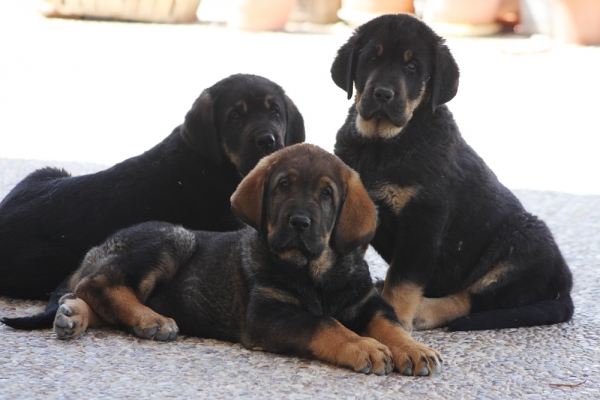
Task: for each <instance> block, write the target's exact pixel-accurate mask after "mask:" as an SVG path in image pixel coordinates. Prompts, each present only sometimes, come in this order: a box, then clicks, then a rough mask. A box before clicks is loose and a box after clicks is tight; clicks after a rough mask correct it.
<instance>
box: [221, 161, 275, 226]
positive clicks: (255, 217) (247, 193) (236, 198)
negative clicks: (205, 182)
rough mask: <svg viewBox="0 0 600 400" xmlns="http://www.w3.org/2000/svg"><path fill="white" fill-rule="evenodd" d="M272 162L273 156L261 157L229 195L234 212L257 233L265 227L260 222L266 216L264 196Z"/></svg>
mask: <svg viewBox="0 0 600 400" xmlns="http://www.w3.org/2000/svg"><path fill="white" fill-rule="evenodd" d="M274 162H275V159H274V157H273V156H267V157H263V158H262V159H261V160H260V161H259V162H258V164H257V165H256V167H254V169H253V170H252V171H250V172H249V173H248V175H246V177H245V178H244V179H242V182H240V184H239V185H238V187H237V189H236V190H235V192H233V194H232V195H231V206H232V208H233V211H234V212H235V214H236V215H237V216H238V217H239V218H240V219H241V220H242V221H244V222H245V223H246V224H248V225H250V226H251V227H253V228H254V229H256V230H257V231H258V232H259V233H262V229H263V228H265V227H264V226H262V225H264V224H262V223H261V222H262V219H263V217H266V213H265V209H266V206H267V204H266V198H265V197H266V195H267V192H268V185H269V179H270V177H271V171H272V168H271V166H272V165H273V164H274Z"/></svg>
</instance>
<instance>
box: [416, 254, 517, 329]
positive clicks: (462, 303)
mask: <svg viewBox="0 0 600 400" xmlns="http://www.w3.org/2000/svg"><path fill="white" fill-rule="evenodd" d="M512 268H513V266H512V265H511V264H508V263H499V264H497V265H496V266H494V268H492V269H491V270H490V271H489V272H488V273H487V274H485V275H484V276H482V277H481V278H479V279H478V280H477V281H476V282H475V283H474V284H472V285H471V286H469V287H468V288H467V289H466V290H463V291H461V292H458V293H455V294H452V295H449V296H446V297H441V298H438V299H429V298H423V301H422V302H421V304H420V305H419V308H418V309H417V312H416V314H415V318H414V320H413V324H414V328H415V329H417V330H425V329H434V328H439V327H442V326H444V325H446V324H447V323H448V322H450V321H453V320H455V319H456V318H460V317H464V316H465V315H469V313H470V312H471V296H470V294H475V293H481V292H483V291H485V290H486V289H487V288H488V287H489V286H491V285H494V284H497V283H499V282H502V279H503V278H504V277H505V276H506V273H507V271H509V270H510V269H512Z"/></svg>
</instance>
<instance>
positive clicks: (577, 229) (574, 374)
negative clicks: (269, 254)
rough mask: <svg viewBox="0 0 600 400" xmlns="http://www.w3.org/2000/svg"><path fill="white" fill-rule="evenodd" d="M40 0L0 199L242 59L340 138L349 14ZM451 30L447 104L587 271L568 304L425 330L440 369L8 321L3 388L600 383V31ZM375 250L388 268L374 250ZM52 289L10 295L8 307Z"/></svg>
mask: <svg viewBox="0 0 600 400" xmlns="http://www.w3.org/2000/svg"><path fill="white" fill-rule="evenodd" d="M36 4H37V2H36V1H33V0H3V1H2V2H0V110H2V111H1V114H0V199H1V198H2V197H3V196H4V195H5V194H6V193H7V192H8V190H10V188H11V187H12V186H14V184H15V183H17V182H18V180H19V179H21V178H22V177H23V176H25V175H26V174H27V173H28V172H30V171H32V170H33V169H35V168H39V167H41V166H45V165H57V166H61V167H65V168H66V169H68V170H70V171H71V172H73V173H74V174H82V173H89V172H93V171H96V170H99V169H101V168H103V167H104V166H106V165H111V164H113V163H115V162H117V161H120V160H123V159H125V158H127V157H130V156H133V155H136V154H139V153H141V152H142V151H144V150H146V149H148V148H150V147H151V146H153V145H154V144H156V143H158V142H159V141H160V140H161V139H162V138H163V137H165V136H166V135H167V134H168V133H170V131H171V130H172V128H174V127H175V126H176V125H178V124H179V123H180V122H181V121H182V119H183V116H184V115H185V112H186V111H187V110H188V109H189V107H190V106H191V104H192V102H193V100H194V99H195V98H196V97H197V96H198V94H199V93H200V91H201V90H202V89H203V88H205V87H208V86H210V85H212V84H213V83H214V82H216V81H217V80H219V79H221V78H222V77H225V76H227V75H229V74H231V73H236V72H247V73H257V74H260V75H264V76H266V77H268V78H270V79H272V80H274V81H276V82H278V83H279V84H281V85H282V86H283V87H284V88H285V89H286V90H287V92H288V94H289V95H290V96H291V98H292V99H293V100H294V101H295V102H296V104H297V105H298V107H299V108H300V110H301V112H302V113H303V115H304V117H305V120H306V126H307V138H308V141H310V142H313V143H317V144H319V145H321V146H322V147H324V148H326V149H328V150H331V149H332V147H333V143H334V140H335V132H336V131H337V129H338V127H339V126H341V124H342V122H343V120H344V117H345V113H346V110H347V108H348V107H349V105H350V102H348V101H346V100H345V94H344V93H343V92H342V91H341V90H340V89H338V88H337V87H336V86H335V85H334V84H333V83H332V82H331V80H330V78H329V72H328V71H329V67H330V64H331V61H332V60H333V57H334V54H335V51H336V50H337V48H338V47H339V46H340V45H341V44H342V43H344V41H345V40H346V39H347V37H348V36H349V34H350V32H351V30H349V29H348V28H346V27H344V26H341V25H338V26H331V27H328V28H326V29H324V30H322V31H325V32H320V33H319V32H317V30H316V29H314V27H310V26H302V25H299V26H295V27H292V29H295V30H296V32H298V31H300V32H304V33H294V34H290V33H258V34H256V33H245V32H237V31H232V30H228V29H226V28H224V27H222V26H210V25H200V24H194V25H186V26H171V25H155V24H124V23H110V22H91V21H76V20H48V19H44V18H42V17H40V16H38V15H37V14H36V13H35V11H34V9H35V6H36ZM315 32H317V33H315ZM448 43H449V46H450V48H451V50H452V51H453V53H454V55H455V56H456V58H457V61H458V63H459V65H460V67H461V71H462V78H461V86H460V88H459V94H458V96H457V97H456V98H455V99H454V100H453V101H452V102H451V103H450V104H449V106H450V107H451V109H452V110H453V112H454V113H455V116H456V119H457V121H458V123H459V126H460V127H461V129H462V132H463V134H464V136H465V137H466V138H467V141H468V142H469V143H470V144H471V145H472V146H473V147H474V148H475V149H476V150H477V151H478V152H479V153H480V155H482V156H483V158H484V159H485V160H486V161H487V162H488V164H489V165H490V166H491V167H492V169H494V171H495V172H496V173H497V174H498V176H499V177H500V178H501V180H502V181H503V182H504V183H505V184H507V186H509V187H510V188H513V189H517V190H516V193H517V195H518V196H519V198H520V199H521V200H522V201H523V203H524V204H525V205H526V207H527V208H528V209H529V210H530V211H531V212H534V213H536V214H538V215H539V216H541V217H542V218H543V219H545V220H546V222H547V223H548V224H549V226H550V228H551V229H552V231H553V233H554V234H555V236H556V238H557V241H558V243H559V245H560V247H561V249H562V251H563V253H564V255H565V257H566V259H567V261H568V262H569V264H570V265H571V268H572V270H573V273H574V276H575V287H574V292H573V297H574V301H575V305H576V314H575V317H574V319H573V321H572V322H570V323H567V324H560V325H557V326H550V327H536V328H528V329H511V330H504V331H489V332H471V333H445V332H442V331H440V330H433V331H428V332H422V333H416V334H415V336H416V337H417V338H418V339H420V340H422V341H424V342H425V343H427V344H429V345H430V346H432V347H435V348H436V349H438V350H440V352H441V353H442V355H443V357H444V359H445V361H446V365H445V368H444V370H443V372H442V373H441V374H440V375H439V376H437V377H433V378H407V377H402V376H400V375H397V374H394V375H391V376H387V377H376V376H364V375H360V374H356V373H353V372H350V371H347V370H345V369H342V368H337V367H332V366H328V365H325V364H322V363H320V362H316V361H307V360H302V359H297V358H294V357H282V356H276V355H272V354H267V353H260V352H250V351H247V350H244V349H242V348H241V347H240V346H239V345H234V344H230V343H224V342H218V341H214V340H204V339H198V338H189V337H184V338H180V339H178V340H177V341H176V342H174V343H166V344H163V343H154V342H149V341H144V340H140V339H137V338H134V337H132V336H130V335H127V334H125V333H122V332H119V331H115V330H109V329H101V330H93V331H90V332H89V333H88V334H86V335H85V336H83V337H82V338H80V339H78V340H75V341H72V342H61V341H58V340H57V339H56V338H55V337H54V335H53V334H52V332H51V331H48V330H45V331H36V332H17V331H13V330H11V329H9V328H7V327H5V326H2V327H0V343H2V345H0V398H11V399H12V398H75V397H81V398H107V397H142V396H144V397H178V398H191V397H199V398H231V397H249V398H264V397H266V398H321V397H324V398H329V397H331V398H355V397H361V398H391V397H394V398H398V397H399V398H403V397H409V396H411V397H415V396H418V397H426V398H478V399H479V398H514V397H516V398H593V397H600V362H599V361H598V360H599V359H600V347H599V336H600V334H599V332H600V312H599V311H600V309H599V306H598V301H597V299H598V298H599V295H600V293H599V291H600V289H599V287H600V282H599V281H600V274H599V273H598V268H599V267H600V251H599V250H600V249H599V247H600V196H598V195H600V180H598V179H597V177H596V174H597V172H598V171H600V165H599V164H600V158H599V157H598V156H597V154H598V153H599V150H600V128H599V127H598V123H597V114H598V110H599V109H600V108H599V104H598V100H597V94H598V93H599V92H600V74H598V72H597V71H598V70H600V48H598V47H578V46H567V45H561V44H556V43H553V42H551V41H549V40H547V39H544V38H534V39H526V38H518V37H496V38H485V39H483V38H452V39H449V41H448ZM46 160H54V161H46ZM368 260H369V263H370V265H371V268H372V272H373V275H374V276H380V277H382V276H384V274H385V268H386V266H385V264H384V263H383V262H382V261H381V259H380V258H379V257H378V256H377V255H376V254H375V253H374V252H373V251H369V253H368ZM41 306H42V303H40V302H33V301H23V300H14V299H7V298H0V315H3V316H4V315H7V316H14V315H23V314H28V313H33V312H36V311H37V310H39V309H40V307H41Z"/></svg>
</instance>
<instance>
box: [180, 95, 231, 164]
mask: <svg viewBox="0 0 600 400" xmlns="http://www.w3.org/2000/svg"><path fill="white" fill-rule="evenodd" d="M181 135H182V136H183V140H184V141H185V142H186V143H187V144H188V146H190V147H191V148H192V149H193V150H194V151H195V152H196V153H198V154H200V155H202V156H204V157H206V158H208V159H209V160H210V161H212V162H213V163H215V164H217V165H221V163H222V161H223V155H222V153H223V151H222V150H221V144H220V143H219V138H218V134H217V127H216V126H215V121H214V116H213V99H212V96H211V94H210V92H209V89H205V90H204V91H203V92H202V93H201V94H200V97H198V98H197V99H196V101H195V102H194V105H192V109H191V110H190V111H188V113H187V114H186V116H185V121H184V122H183V125H181Z"/></svg>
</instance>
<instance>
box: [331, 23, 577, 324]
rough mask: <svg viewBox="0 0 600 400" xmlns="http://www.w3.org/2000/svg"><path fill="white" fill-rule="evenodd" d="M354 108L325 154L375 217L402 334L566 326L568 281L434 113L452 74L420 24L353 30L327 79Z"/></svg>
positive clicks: (551, 250) (546, 238)
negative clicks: (363, 193)
mask: <svg viewBox="0 0 600 400" xmlns="http://www.w3.org/2000/svg"><path fill="white" fill-rule="evenodd" d="M331 74H332V77H333V80H334V82H335V83H336V84H337V85H338V86H339V87H341V88H342V89H344V90H346V91H347V93H348V98H349V99H350V98H351V96H352V90H353V86H355V87H356V97H355V104H354V105H353V106H352V107H351V108H350V111H349V114H348V118H347V120H346V122H345V124H344V125H343V126H342V128H341V129H340V130H339V132H338V134H337V141H336V145H335V154H337V155H338V156H339V157H340V158H341V159H342V160H343V161H344V162H345V163H347V164H348V165H349V166H350V167H351V168H354V169H355V170H356V171H357V172H358V173H359V174H360V176H361V179H362V180H363V183H364V185H365V187H366V189H367V191H368V192H369V195H370V196H371V198H372V199H373V200H374V201H375V203H376V204H377V206H378V210H379V226H378V228H377V233H376V235H375V238H374V239H373V242H372V245H373V247H374V248H375V249H376V250H377V251H378V252H379V254H381V256H382V257H383V258H384V259H385V260H386V261H387V262H388V263H389V264H390V266H389V269H388V273H387V277H386V279H385V283H384V285H383V297H384V298H385V299H387V300H388V301H389V302H390V303H391V304H392V305H393V306H394V308H395V310H396V312H397V314H398V317H399V318H400V320H401V322H402V323H403V325H404V326H405V327H406V328H407V329H408V330H410V329H411V327H414V328H416V329H429V328H436V327H442V326H447V327H448V329H449V330H476V329H498V328H511V327H521V326H534V325H543V324H554V323H558V322H564V321H568V320H569V319H570V318H571V316H572V315H573V302H572V300H571V296H570V291H571V286H572V277H571V272H570V271H569V268H568V266H567V265H566V263H565V260H564V259H563V257H562V255H561V253H560V251H559V249H558V247H557V245H556V243H555V241H554V239H553V237H552V234H551V233H550V231H549V229H548V227H547V226H546V225H545V224H544V223H543V222H542V221H540V220H539V219H538V218H536V217H535V216H533V215H531V214H529V213H527V212H526V211H525V210H524V209H523V206H522V205H521V203H520V202H519V200H518V199H517V198H516V197H515V196H514V195H513V194H512V193H511V192H510V191H509V190H508V189H507V188H506V187H504V186H503V185H502V184H501V183H500V182H499V181H498V179H497V178H496V175H494V173H493V172H492V171H491V170H490V169H489V168H488V167H487V165H486V164H485V163H484V162H483V160H482V159H481V158H480V157H479V156H478V155H477V154H476V153H475V151H473V149H472V148H471V147H469V145H467V143H465V141H464V140H463V138H462V137H461V135H460V132H459V130H458V128H457V126H456V124H455V122H454V119H453V117H452V114H451V113H450V111H449V110H448V108H447V107H446V106H445V105H443V104H444V103H446V102H448V101H450V100H451V99H452V98H453V97H454V95H455V94H456V92H457V89H458V76H459V72H458V66H457V65H456V62H455V61H454V58H453V57H452V55H451V54H450V51H449V50H448V48H447V47H446V46H445V45H444V41H443V39H442V38H440V37H439V36H437V35H436V34H435V33H434V32H433V31H432V30H431V29H430V28H429V27H428V26H427V25H425V24H424V23H423V22H421V21H420V20H418V19H416V18H414V17H412V16H410V15H403V14H399V15H385V16H382V17H379V18H376V19H374V20H372V21H370V22H368V23H366V24H364V25H362V26H360V27H359V28H358V29H356V31H355V33H354V35H353V36H352V37H351V38H350V39H349V40H348V42H347V43H346V44H344V45H343V46H342V47H341V48H340V50H339V52H338V55H337V57H336V59H335V60H334V63H333V66H332V68H331Z"/></svg>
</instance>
